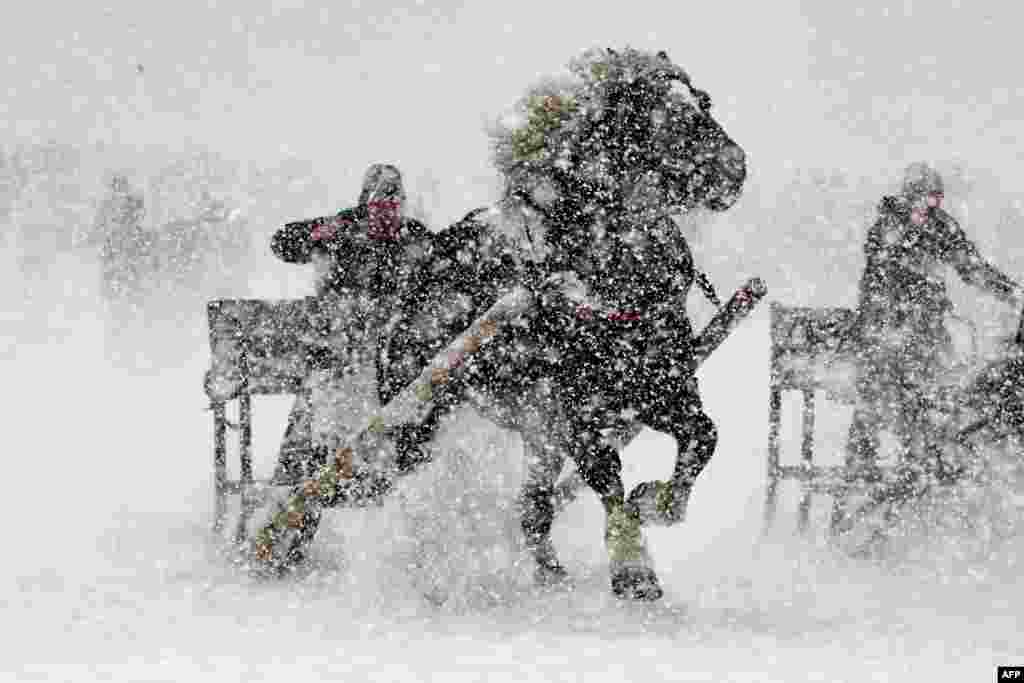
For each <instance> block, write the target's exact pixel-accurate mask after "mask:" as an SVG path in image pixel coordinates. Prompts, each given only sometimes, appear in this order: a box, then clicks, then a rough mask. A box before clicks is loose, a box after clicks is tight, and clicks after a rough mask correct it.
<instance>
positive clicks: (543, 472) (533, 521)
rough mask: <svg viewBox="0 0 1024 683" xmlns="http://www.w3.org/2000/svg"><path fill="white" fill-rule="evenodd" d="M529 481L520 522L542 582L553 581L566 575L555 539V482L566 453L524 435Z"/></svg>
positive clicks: (525, 485) (524, 453)
mask: <svg viewBox="0 0 1024 683" xmlns="http://www.w3.org/2000/svg"><path fill="white" fill-rule="evenodd" d="M523 455H524V456H525V458H526V481H525V483H524V484H523V489H522V492H521V493H520V501H519V503H520V510H521V515H522V516H521V518H520V523H521V525H522V530H523V538H524V539H525V543H526V548H527V550H529V551H530V554H531V555H533V558H534V560H535V561H536V562H537V569H536V572H535V574H534V578H535V580H536V582H537V583H538V584H540V585H551V584H555V583H558V582H560V581H562V580H564V579H565V578H566V571H565V568H564V567H563V566H562V565H561V564H560V563H559V561H558V556H557V553H556V552H555V546H554V544H553V543H552V542H551V525H552V524H553V523H554V519H555V506H554V495H555V482H556V481H557V479H558V475H559V474H560V473H561V471H562V464H563V462H564V460H565V458H564V456H563V455H562V454H561V453H560V452H558V451H557V450H556V449H554V448H552V447H551V446H550V445H546V444H544V443H539V442H537V441H535V440H532V439H527V438H525V437H524V439H523Z"/></svg>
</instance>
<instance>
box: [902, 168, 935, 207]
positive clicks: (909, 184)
mask: <svg viewBox="0 0 1024 683" xmlns="http://www.w3.org/2000/svg"><path fill="white" fill-rule="evenodd" d="M944 191H945V190H944V188H943V183H942V176H941V175H939V172H938V171H936V170H935V169H934V168H932V167H931V166H929V165H928V164H926V163H925V162H923V161H916V162H914V163H912V164H910V165H909V166H907V168H906V170H905V171H904V172H903V196H904V197H906V198H907V199H910V200H915V199H920V198H921V197H925V196H928V195H942V194H943V193H944Z"/></svg>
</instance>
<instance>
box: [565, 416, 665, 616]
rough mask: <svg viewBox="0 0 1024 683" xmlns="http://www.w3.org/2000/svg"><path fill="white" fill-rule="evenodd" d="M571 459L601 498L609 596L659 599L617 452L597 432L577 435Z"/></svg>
mask: <svg viewBox="0 0 1024 683" xmlns="http://www.w3.org/2000/svg"><path fill="white" fill-rule="evenodd" d="M580 437H582V438H581V439H578V440H576V441H575V443H574V448H573V459H574V460H575V461H576V467H577V468H578V470H579V473H580V476H582V477H583V480H584V481H586V482H587V485H588V486H590V488H591V489H593V490H594V492H595V493H597V495H598V496H599V497H600V498H601V503H602V505H603V506H604V509H605V524H606V525H605V547H606V548H607V549H608V557H609V565H610V573H611V586H612V592H613V593H614V594H615V595H616V596H618V597H620V598H625V599H629V600H657V599H659V598H660V597H661V596H662V589H661V585H660V584H659V582H658V576H657V574H656V573H655V571H654V567H653V566H652V563H651V559H650V555H649V554H648V552H647V545H646V543H645V541H644V535H643V531H642V530H641V519H640V515H639V513H638V511H637V509H636V507H635V506H632V505H627V504H626V500H625V487H624V486H623V483H622V476H621V471H622V461H621V460H620V459H619V453H618V451H617V450H616V449H615V448H614V447H612V446H610V445H609V444H607V443H606V442H605V441H604V440H603V439H602V438H601V436H600V433H599V432H596V431H595V432H592V433H590V434H586V433H580Z"/></svg>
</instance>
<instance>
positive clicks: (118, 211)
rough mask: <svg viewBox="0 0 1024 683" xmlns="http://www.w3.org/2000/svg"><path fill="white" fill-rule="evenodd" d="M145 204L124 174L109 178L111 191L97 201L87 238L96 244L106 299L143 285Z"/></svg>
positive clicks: (146, 238) (146, 251) (146, 247)
mask: <svg viewBox="0 0 1024 683" xmlns="http://www.w3.org/2000/svg"><path fill="white" fill-rule="evenodd" d="M145 215H146V206H145V201H144V199H143V195H142V193H141V192H139V191H138V190H136V189H135V188H134V187H133V186H132V184H131V183H130V182H129V181H128V179H127V178H126V177H124V176H123V175H115V176H114V177H113V178H112V179H111V182H110V195H109V196H108V197H107V199H105V200H104V201H103V203H102V204H101V205H100V209H99V212H98V213H97V216H96V221H95V223H94V225H93V231H92V235H93V237H92V239H91V240H90V242H92V243H95V244H97V246H98V247H99V252H100V254H99V255H100V263H101V267H102V291H103V296H104V298H105V299H106V300H107V301H116V300H119V299H121V298H123V297H125V296H128V295H131V294H134V293H136V292H137V291H138V289H139V288H140V287H141V286H142V280H143V279H144V276H145V266H146V259H147V258H148V255H149V240H150V235H149V233H148V232H147V231H146V230H145V228H144V227H143V225H142V221H143V218H145Z"/></svg>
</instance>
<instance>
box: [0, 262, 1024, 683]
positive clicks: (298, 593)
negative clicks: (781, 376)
mask: <svg viewBox="0 0 1024 683" xmlns="http://www.w3.org/2000/svg"><path fill="white" fill-rule="evenodd" d="M63 265H64V266H65V272H66V273H67V274H68V275H69V276H70V275H71V274H72V273H74V274H77V275H82V274H83V271H84V270H85V269H86V268H87V267H88V265H89V264H88V263H81V264H79V265H77V266H75V265H73V264H72V263H71V262H70V261H68V262H65V263H64V264H63ZM75 268H79V269H81V270H77V271H76V270H75ZM75 279H76V280H77V281H79V282H88V279H87V278H84V277H78V278H75ZM58 293H59V294H60V297H59V298H60V299H62V300H63V305H64V306H65V309H64V313H63V316H62V317H61V321H62V322H63V323H65V324H68V325H70V326H72V327H73V328H74V334H73V337H71V338H61V339H60V340H59V341H54V342H53V343H49V344H48V343H44V342H40V343H34V344H24V345H19V346H18V348H17V352H16V356H15V358H13V359H11V360H6V361H4V363H3V371H2V372H3V376H4V378H5V386H6V387H7V396H8V401H6V403H7V404H8V407H7V408H6V409H5V413H6V415H7V417H8V420H7V423H6V424H7V426H6V434H5V444H6V446H7V448H6V449H5V450H6V453H7V457H6V459H5V464H6V466H7V482H8V484H7V487H6V488H7V491H8V495H7V503H8V504H7V505H6V510H7V524H6V525H5V526H6V529H7V532H6V534H5V547H6V551H5V553H4V562H3V563H2V569H0V577H2V584H0V586H2V588H0V601H2V604H3V610H2V615H3V616H2V617H0V619H2V621H3V625H4V627H3V631H4V635H5V641H6V647H4V648H3V649H2V653H3V654H2V655H0V671H3V672H6V674H7V675H9V676H10V677H11V678H10V680H26V681H27V680H68V681H86V680H125V681H127V680H132V681H156V680H167V681H181V680H220V681H223V680H264V679H267V680H279V679H282V678H287V679H288V680H345V681H348V680H445V681H449V680H517V681H518V680H583V679H584V678H586V680H640V679H646V680H654V679H666V680H676V679H678V680H684V679H685V680H709V681H723V680H737V681H739V680H784V681H794V680H822V681H825V680H828V681H833V680H844V681H863V680H905V679H906V678H908V677H911V676H913V677H922V676H924V675H925V674H929V675H931V676H934V678H933V680H950V681H954V680H985V679H986V678H991V676H992V675H993V671H994V667H995V666H996V665H997V664H1007V663H1011V662H1019V661H1021V658H1022V656H1024V650H1022V645H1021V642H1020V637H1019V634H1020V633H1021V632H1024V629H1022V627H1024V620H1022V615H1021V613H1020V605H1021V603H1022V601H1021V597H1022V588H1024V583H1022V579H1021V578H1020V577H1021V573H1020V570H1021V567H1022V560H1024V556H1022V555H1021V552H1022V549H1024V546H1022V544H1021V543H1020V539H1017V540H1015V541H1013V542H1011V543H1010V544H1007V545H1005V546H1003V547H1002V548H1001V552H999V553H997V554H995V555H993V556H992V557H991V558H990V559H988V560H986V561H982V562H978V561H975V562H970V563H968V562H966V561H964V560H963V559H962V558H961V559H958V556H957V553H956V552H955V551H954V550H952V549H947V550H948V552H940V553H938V554H937V555H933V556H931V557H930V558H929V559H927V561H925V560H918V561H917V562H915V563H913V564H906V563H904V564H896V565H890V566H882V565H876V564H870V563H866V562H857V561H853V560H850V559H843V558H842V557H840V556H838V555H837V554H834V553H832V552H830V551H829V550H828V549H826V548H825V547H824V546H823V544H822V543H821V542H820V535H819V536H815V537H812V538H811V539H808V540H804V541H802V540H799V539H797V538H796V537H795V536H794V534H793V520H794V515H793V503H794V500H793V498H794V496H793V495H792V491H790V495H789V496H787V498H786V505H787V507H784V509H783V514H782V515H781V516H780V519H779V523H778V526H777V528H776V530H775V532H774V533H773V534H771V535H770V536H768V537H767V538H764V539H762V538H761V536H760V533H761V505H762V491H763V483H764V461H765V441H766V435H767V422H766V414H767V410H766V408H767V391H766V386H767V360H768V357H767V348H768V345H767V326H766V312H767V311H766V308H763V309H762V310H761V311H760V312H759V313H758V314H757V315H755V316H754V318H753V319H751V320H749V321H748V322H747V323H746V324H745V325H744V326H743V327H742V328H741V329H740V330H739V331H738V332H737V333H736V334H735V335H734V336H733V337H732V338H730V339H729V340H728V341H727V342H726V344H725V345H724V346H723V347H722V348H721V350H720V351H719V352H718V353H717V354H716V355H715V356H713V357H712V359H711V360H710V361H709V362H708V363H707V365H706V366H705V367H704V368H703V371H702V379H703V383H704V388H705V392H706V396H707V405H708V410H709V412H710V414H711V415H712V416H713V417H714V418H715V419H716V420H717V421H718V424H719V426H720V431H721V434H722V438H721V443H720V446H719V453H718V455H717V457H716V459H715V460H714V461H713V463H712V464H711V466H710V467H709V469H708V470H707V472H706V473H705V474H704V475H703V477H702V479H701V480H700V482H699V487H698V488H697V489H696V492H695V494H694V498H693V501H692V506H691V509H690V513H689V521H688V522H687V523H686V524H685V525H684V526H682V527H680V528H675V529H656V530H652V531H650V532H649V539H650V542H651V549H652V552H653V554H654V557H655V559H656V562H657V566H658V568H659V570H660V572H661V576H662V579H663V582H664V586H665V588H666V593H667V595H666V598H665V599H664V601H663V602H662V603H660V604H657V605H626V604H621V603H618V602H617V601H615V600H614V599H612V598H611V597H610V595H609V591H608V589H607V578H606V570H605V566H604V562H605V559H604V551H603V547H602V543H601V531H602V515H601V513H600V511H599V508H598V505H597V503H596V500H595V499H594V498H593V497H592V496H591V495H589V494H587V495H585V496H583V498H582V499H581V500H580V501H577V503H575V504H574V506H573V507H571V508H570V509H569V510H567V512H566V513H565V514H564V515H563V516H562V517H561V518H560V519H559V521H558V523H557V526H556V530H555V538H556V542H557V545H558V547H559V550H560V552H561V553H562V555H563V557H564V558H565V560H566V561H567V563H568V564H569V566H570V568H571V570H572V572H573V574H574V576H575V577H576V588H575V590H572V591H562V592H556V593H551V594H541V593H538V592H537V591H536V590H534V589H533V588H531V587H530V583H529V573H530V567H529V565H528V563H526V564H524V563H521V562H517V560H521V558H520V557H519V556H518V555H517V553H516V550H515V545H514V538H515V529H516V526H517V521H516V519H515V517H514V513H513V511H512V510H511V505H512V499H513V496H514V495H515V492H516V490H517V486H518V482H519V479H520V477H521V463H520V462H519V446H518V443H517V441H516V440H515V439H514V438H512V437H509V436H507V435H504V434H503V433H501V432H499V431H497V430H496V429H494V428H492V427H490V426H489V425H488V424H487V423H485V422H483V421H481V420H480V419H479V418H477V417H476V416H475V415H472V414H467V415H463V416H461V417H460V419H458V420H456V421H455V422H454V423H452V424H451V425H449V427H448V428H447V429H446V431H445V433H444V435H443V437H442V439H441V445H440V448H441V453H442V455H441V460H440V462H439V463H436V464H435V465H434V466H433V467H432V468H431V469H429V470H428V471H427V472H424V473H423V474H421V475H418V476H417V477H416V478H414V479H412V480H410V481H408V482H406V483H405V484H404V485H403V486H402V488H401V490H400V491H399V493H398V495H396V496H394V497H393V498H392V500H391V501H389V502H388V504H387V505H385V506H384V507H382V508H380V509H373V510H369V511H361V512H353V511H337V512H333V513H331V514H330V517H329V522H328V523H327V524H326V525H325V528H324V530H323V532H322V534H321V537H320V541H319V543H318V546H317V558H318V560H319V561H320V563H321V564H322V566H323V568H322V569H321V570H320V572H319V573H317V574H314V575H313V576H310V577H307V578H306V579H304V580H302V581H301V582H295V581H291V582H284V583H281V584H256V583H253V582H251V581H250V580H248V579H246V578H244V577H242V576H240V575H238V574H236V573H235V572H233V571H232V570H231V569H230V568H229V567H228V566H227V565H226V564H225V563H223V562H222V561H221V560H220V558H219V557H218V555H217V554H216V547H215V545H214V544H213V543H211V537H210V535H209V532H208V525H209V523H210V519H211V509H212V505H211V469H212V468H211V452H210V451H211V448H210V442H211V425H210V423H211V420H210V414H209V413H208V412H205V411H204V407H205V405H204V400H203V398H204V396H203V394H202V391H201V387H200V378H201V374H202V371H203V370H204V369H205V367H206V362H207V356H206V353H205V339H204V335H205V326H204V324H203V321H202V318H201V317H198V316H194V315H193V316H191V317H190V316H189V314H188V313H187V312H182V313H181V319H180V321H179V322H178V323H177V324H165V325H163V327H157V326H155V325H154V327H153V328H152V329H150V330H147V331H143V330H125V332H132V333H133V339H136V340H142V341H141V343H142V344H143V346H142V347H141V348H142V349H143V351H142V353H143V355H153V357H154V358H155V359H156V360H155V361H154V362H153V365H155V366H156V369H153V370H148V371H147V370H144V369H143V370H139V369H132V368H130V367H129V368H128V369H124V367H126V366H127V361H124V360H122V361H121V365H120V366H118V365H114V364H113V363H111V361H110V360H109V359H108V356H109V355H110V351H111V349H109V348H105V347H104V344H105V343H113V342H112V341H111V340H110V339H109V338H108V337H105V335H104V333H103V326H104V314H103V312H102V311H101V310H99V309H98V308H97V306H96V305H95V299H94V297H93V294H94V293H92V292H89V291H88V289H87V288H83V289H81V290H79V291H78V292H77V293H75V292H72V293H64V292H63V290H62V289H61V288H60V287H59V286H57V284H55V286H54V288H53V290H52V291H51V292H49V294H50V301H52V302H56V301H58V300H59V298H58V296H57V294H58ZM148 318H149V319H150V320H151V321H159V320H168V319H173V318H174V316H173V315H172V314H171V312H170V311H168V312H165V313H159V312H150V314H149V316H148ZM36 332H37V334H36V335H34V337H35V338H36V339H38V338H39V337H40V336H43V335H41V334H39V333H38V332H39V331H38V330H37V331H36ZM105 340H106V341H105ZM145 361H146V358H136V359H133V362H135V363H137V365H138V367H141V368H145V367H146V362H145ZM287 408H288V404H287V402H286V401H283V400H275V399H266V400H264V401H258V402H257V404H256V416H257V420H256V433H255V439H256V448H257V458H258V461H259V463H260V466H261V468H262V470H261V471H263V472H267V471H268V468H269V467H270V466H271V464H272V461H273V456H274V448H275V447H276V440H277V439H278V437H279V435H280V430H281V429H282V427H283V423H284V417H285V414H286V412H287ZM794 414H795V411H794ZM842 422H843V415H842V414H841V411H834V412H832V413H830V414H827V415H826V416H825V418H824V420H823V422H822V424H821V426H822V428H823V430H824V434H825V436H824V437H823V439H824V440H825V446H826V447H827V446H828V445H829V444H830V443H831V445H832V446H835V445H836V444H838V443H839V439H840V437H841V435H842V429H843V424H842ZM786 427H787V430H789V431H788V434H792V431H791V430H792V429H793V428H795V424H792V423H791V422H787V426H786ZM829 434H832V436H831V437H829ZM830 440H831V441H830ZM787 443H788V444H789V445H794V444H795V443H796V439H795V438H793V437H792V436H787ZM670 458H671V444H670V442H669V440H668V439H667V438H666V437H662V436H659V435H656V434H653V433H649V432H644V433H643V434H642V435H641V436H640V437H639V438H638V439H637V441H636V442H635V443H634V444H633V445H631V446H630V448H629V449H628V450H627V452H626V454H625V457H624V460H625V464H626V475H627V477H628V479H629V481H628V482H627V483H628V484H629V485H631V484H632V483H635V482H636V481H639V480H640V479H642V478H643V479H648V478H654V477H658V476H662V475H663V474H664V472H666V471H667V469H668V467H669V462H670ZM816 511H817V512H818V513H819V514H821V513H823V512H824V510H816ZM819 521H820V520H819ZM817 526H818V528H820V527H821V524H818V525H817ZM922 680H927V679H926V678H922Z"/></svg>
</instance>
